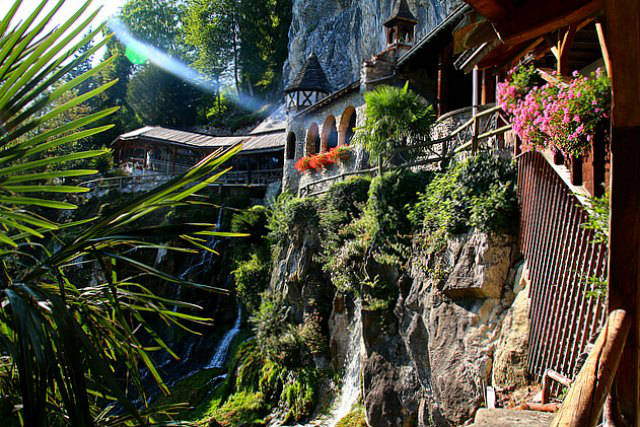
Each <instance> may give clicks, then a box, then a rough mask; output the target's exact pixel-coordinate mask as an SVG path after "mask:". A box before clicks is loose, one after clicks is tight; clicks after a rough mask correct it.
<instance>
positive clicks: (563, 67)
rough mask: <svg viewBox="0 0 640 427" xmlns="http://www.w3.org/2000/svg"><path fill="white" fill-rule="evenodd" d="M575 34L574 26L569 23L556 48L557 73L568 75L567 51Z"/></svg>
mask: <svg viewBox="0 0 640 427" xmlns="http://www.w3.org/2000/svg"><path fill="white" fill-rule="evenodd" d="M575 35H576V26H575V25H570V26H569V28H567V30H566V31H565V32H564V34H563V35H562V40H560V43H559V48H558V69H557V71H558V74H560V75H561V76H568V75H569V51H570V50H571V44H572V43H573V39H574V38H575Z"/></svg>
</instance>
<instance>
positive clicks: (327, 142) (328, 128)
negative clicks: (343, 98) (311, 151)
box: [321, 115, 338, 153]
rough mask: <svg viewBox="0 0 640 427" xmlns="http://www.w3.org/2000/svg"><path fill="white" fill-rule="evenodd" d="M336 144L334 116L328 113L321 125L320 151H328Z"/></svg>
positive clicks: (336, 132) (336, 133) (336, 134)
mask: <svg viewBox="0 0 640 427" xmlns="http://www.w3.org/2000/svg"><path fill="white" fill-rule="evenodd" d="M337 146H338V130H337V128H336V118H335V117H334V116H333V115H329V116H328V117H327V119H326V120H325V121H324V125H322V141H321V147H322V150H321V152H322V153H325V152H327V151H329V150H330V149H331V148H333V147H337Z"/></svg>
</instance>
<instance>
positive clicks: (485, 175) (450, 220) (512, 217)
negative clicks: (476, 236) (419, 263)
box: [409, 153, 518, 252]
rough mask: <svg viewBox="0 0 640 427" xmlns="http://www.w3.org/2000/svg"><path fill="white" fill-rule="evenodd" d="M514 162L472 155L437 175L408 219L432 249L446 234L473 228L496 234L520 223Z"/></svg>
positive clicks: (443, 239) (435, 249) (507, 230)
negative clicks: (420, 231) (518, 219)
mask: <svg viewBox="0 0 640 427" xmlns="http://www.w3.org/2000/svg"><path fill="white" fill-rule="evenodd" d="M514 182H515V165H514V164H513V162H511V161H509V160H507V159H503V158H501V157H497V156H493V155H491V154H488V153H481V154H479V155H478V156H475V157H470V158H468V159H467V160H464V161H462V162H460V163H458V164H455V165H452V166H451V167H450V168H449V170H448V171H446V172H445V173H443V174H440V175H438V176H437V177H436V178H435V179H434V180H433V181H432V182H431V183H430V184H429V186H428V187H427V190H426V192H425V193H424V194H422V195H420V200H419V202H418V203H416V204H415V206H413V208H412V210H411V212H410V213H409V219H410V220H411V222H412V223H413V225H414V226H415V227H416V228H418V229H421V230H422V231H423V234H424V236H425V243H426V246H427V249H428V251H429V252H431V251H437V250H439V249H440V248H441V247H442V245H443V244H444V242H445V240H446V238H447V236H449V235H454V234H459V233H464V232H466V231H468V230H469V229H470V228H471V227H475V228H477V229H479V230H482V231H493V232H496V233H501V232H512V231H513V230H514V229H515V227H516V226H517V209H518V207H517V206H518V205H517V198H516V192H515V187H514Z"/></svg>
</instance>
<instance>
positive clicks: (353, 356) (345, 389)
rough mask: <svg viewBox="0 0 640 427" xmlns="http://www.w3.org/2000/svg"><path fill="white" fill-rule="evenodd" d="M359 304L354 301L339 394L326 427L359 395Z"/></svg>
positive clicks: (343, 412) (346, 410)
mask: <svg viewBox="0 0 640 427" xmlns="http://www.w3.org/2000/svg"><path fill="white" fill-rule="evenodd" d="M361 309H362V307H361V302H360V300H356V309H355V311H354V313H353V320H352V321H351V324H350V325H349V330H350V335H349V348H348V350H347V354H346V357H345V369H344V377H343V379H342V387H341V388H340V394H339V395H338V397H337V398H336V400H335V401H334V403H333V407H332V409H331V412H330V415H329V420H328V423H327V425H329V426H331V427H334V426H335V425H336V424H337V423H338V421H340V420H341V419H342V418H344V417H345V416H346V415H347V414H348V413H349V412H351V408H353V405H355V404H356V403H357V402H358V398H359V397H360V393H361V382H360V373H361V372H362V316H361Z"/></svg>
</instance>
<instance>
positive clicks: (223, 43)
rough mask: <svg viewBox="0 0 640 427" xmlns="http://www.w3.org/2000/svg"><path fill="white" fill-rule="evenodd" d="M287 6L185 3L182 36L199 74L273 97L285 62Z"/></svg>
mask: <svg viewBox="0 0 640 427" xmlns="http://www.w3.org/2000/svg"><path fill="white" fill-rule="evenodd" d="M291 10H292V2H291V0H188V1H187V3H186V6H185V18H184V25H183V28H182V31H183V33H184V40H185V42H186V43H188V44H189V45H191V46H192V47H193V48H194V49H195V51H196V59H195V62H194V64H195V65H196V66H197V67H198V68H199V69H200V70H201V71H202V72H204V73H205V74H208V75H210V76H212V77H213V78H214V79H215V78H221V79H223V80H224V79H228V80H233V82H234V83H235V85H236V88H237V89H238V90H239V91H242V92H245V93H249V94H251V95H253V94H254V92H257V93H259V94H263V95H275V93H274V89H276V88H277V86H278V84H279V82H280V80H281V72H282V66H283V64H284V61H285V60H286V57H287V47H288V41H289V39H288V31H289V26H290V25H291Z"/></svg>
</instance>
